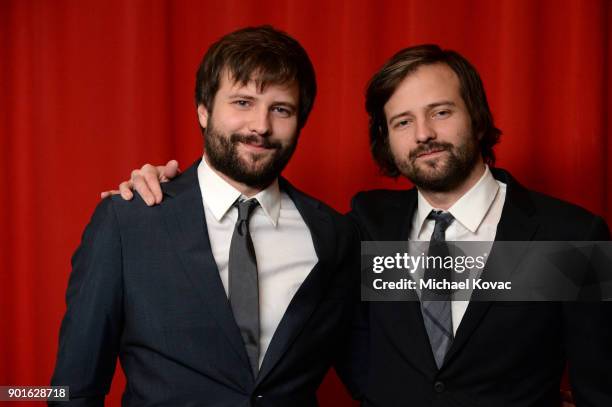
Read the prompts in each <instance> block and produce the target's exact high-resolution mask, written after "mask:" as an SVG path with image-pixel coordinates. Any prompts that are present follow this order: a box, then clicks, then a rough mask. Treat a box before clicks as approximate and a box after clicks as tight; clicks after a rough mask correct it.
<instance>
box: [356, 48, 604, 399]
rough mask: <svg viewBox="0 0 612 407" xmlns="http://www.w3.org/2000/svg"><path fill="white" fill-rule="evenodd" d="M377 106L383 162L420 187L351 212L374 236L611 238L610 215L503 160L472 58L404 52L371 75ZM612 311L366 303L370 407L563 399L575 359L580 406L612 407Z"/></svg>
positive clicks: (379, 197)
mask: <svg viewBox="0 0 612 407" xmlns="http://www.w3.org/2000/svg"><path fill="white" fill-rule="evenodd" d="M366 109H367V111H368V114H369V116H370V123H369V132H370V145H371V149H372V153H373V156H374V159H375V161H376V162H377V163H378V164H379V166H380V168H381V169H382V170H383V171H384V172H385V173H386V174H387V175H389V176H393V177H395V176H398V175H402V176H405V177H407V178H408V179H409V180H410V181H412V182H413V183H414V184H415V186H416V188H415V189H412V190H409V191H369V192H363V193H359V194H357V195H356V196H355V198H354V199H353V202H352V211H351V215H352V217H353V218H354V219H355V220H356V222H357V223H358V225H359V229H360V232H361V237H362V239H363V240H394V241H405V240H408V239H409V240H414V241H417V240H424V241H430V242H432V243H434V242H439V241H445V240H447V241H466V240H471V241H506V240H507V241H542V240H553V241H578V240H590V241H599V240H608V239H609V231H608V227H607V226H606V224H605V222H604V221H603V219H601V218H600V217H597V216H594V215H593V214H591V213H589V212H587V211H586V210H584V209H582V208H579V207H577V206H574V205H571V204H569V203H566V202H562V201H560V200H557V199H555V198H551V197H548V196H544V195H542V194H539V193H536V192H533V191H529V190H527V189H525V188H524V187H522V186H521V185H520V184H519V183H518V182H517V181H516V180H515V179H514V178H512V176H511V175H510V174H509V173H508V172H506V171H503V170H500V169H494V168H492V166H493V164H494V162H495V156H494V154H493V149H492V147H493V146H494V145H495V144H496V143H497V142H498V140H499V136H500V134H501V132H500V131H499V130H498V129H497V128H496V127H495V126H494V124H493V118H492V115H491V112H490V109H489V106H488V103H487V99H486V95H485V92H484V87H483V85H482V82H481V80H480V77H479V75H478V73H477V72H476V70H475V69H474V68H473V67H472V65H471V64H470V63H469V62H468V61H467V60H466V59H465V58H463V57H462V56H461V55H459V54H457V53H455V52H452V51H446V50H442V49H440V48H439V47H437V46H433V45H426V46H418V47H413V48H407V49H404V50H402V51H400V52H398V53H397V54H396V55H394V56H393V57H392V58H391V59H390V60H389V61H388V62H387V63H386V64H385V66H384V67H383V68H382V69H381V70H380V71H378V72H377V73H376V74H375V75H374V76H373V78H372V79H371V81H370V83H369V85H368V89H367V93H366ZM492 260H493V259H492V258H490V259H489V262H491V261H492ZM533 271H534V272H537V270H533ZM486 272H487V270H486V269H485V273H486ZM610 311H611V309H610V307H609V304H607V303H604V304H602V303H558V302H557V303H551V302H540V303H521V302H513V303H502V302H495V303H492V302H482V301H480V302H479V301H453V300H452V298H449V299H447V300H446V301H437V302H435V305H434V306H429V304H426V302H425V301H421V303H419V302H395V303H390V302H387V303H385V302H371V303H369V304H364V305H363V318H362V320H361V322H360V324H358V326H360V328H361V329H360V330H359V329H358V330H356V332H357V333H356V334H355V335H354V340H355V341H357V342H361V345H359V346H357V348H358V349H359V348H362V349H366V348H367V349H368V360H369V364H368V365H367V371H368V378H369V381H368V385H367V387H366V389H365V394H364V400H365V402H364V405H372V406H400V405H415V406H502V405H503V406H517V407H518V406H551V407H552V406H555V407H556V406H558V405H559V385H560V380H561V376H562V373H563V369H564V367H565V365H566V363H567V364H568V366H569V375H570V380H571V384H572V389H573V392H574V398H575V400H576V404H577V405H578V406H581V405H584V406H587V405H588V406H609V405H612V373H611V372H612V370H611V369H610V366H611V365H612V346H611V345H610V344H611V343H612V330H611V328H610V321H611V320H612V319H611V317H612V312H610ZM407 383H409V384H410V388H409V389H407V390H405V388H406V384H407Z"/></svg>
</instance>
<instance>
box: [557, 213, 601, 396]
mask: <svg viewBox="0 0 612 407" xmlns="http://www.w3.org/2000/svg"><path fill="white" fill-rule="evenodd" d="M585 240H591V241H608V240H610V232H609V230H608V227H607V225H606V223H605V222H604V221H603V219H601V218H595V219H594V220H593V222H592V225H591V227H590V228H589V233H588V235H587V236H586V237H585ZM564 317H565V318H564V322H565V326H564V335H565V347H566V351H567V356H568V367H569V378H570V383H571V386H572V393H573V396H574V400H575V401H576V406H577V407H582V406H589V407H591V406H593V407H599V406H601V407H603V406H612V303H611V302H574V303H565V304H564Z"/></svg>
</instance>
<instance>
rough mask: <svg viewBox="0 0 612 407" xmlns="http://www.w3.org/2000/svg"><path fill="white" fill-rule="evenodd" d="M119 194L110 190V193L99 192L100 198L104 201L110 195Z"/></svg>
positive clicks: (114, 190)
mask: <svg viewBox="0 0 612 407" xmlns="http://www.w3.org/2000/svg"><path fill="white" fill-rule="evenodd" d="M118 193H119V190H118V189H111V190H110V191H104V192H100V198H101V199H104V198H107V197H109V196H111V195H117V194H118Z"/></svg>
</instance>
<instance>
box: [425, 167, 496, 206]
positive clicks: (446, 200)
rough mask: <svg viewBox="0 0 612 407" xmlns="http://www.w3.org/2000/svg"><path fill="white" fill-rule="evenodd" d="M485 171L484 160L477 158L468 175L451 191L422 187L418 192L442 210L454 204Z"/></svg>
mask: <svg viewBox="0 0 612 407" xmlns="http://www.w3.org/2000/svg"><path fill="white" fill-rule="evenodd" d="M484 172H485V165H484V162H483V161H482V159H481V160H479V162H478V163H477V164H476V165H475V166H474V168H473V169H472V171H471V172H470V175H468V176H467V177H466V178H465V179H464V180H463V182H461V184H459V185H458V186H457V187H456V188H454V189H453V190H451V191H445V192H436V191H427V190H424V189H419V192H421V194H422V195H423V197H424V198H425V199H427V202H429V204H430V205H431V206H433V207H434V208H439V209H442V210H445V211H446V210H448V209H449V208H450V207H451V206H453V205H454V204H455V202H457V201H458V200H459V199H460V198H461V197H462V196H463V195H465V193H466V192H467V191H469V190H470V189H471V188H472V187H473V186H474V185H476V183H477V182H478V180H479V179H480V178H481V177H482V175H483V174H484Z"/></svg>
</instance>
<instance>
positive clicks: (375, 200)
mask: <svg viewBox="0 0 612 407" xmlns="http://www.w3.org/2000/svg"><path fill="white" fill-rule="evenodd" d="M416 199H417V192H416V189H414V188H413V189H409V190H392V189H373V190H370V191H361V192H358V193H357V194H355V196H353V198H352V199H351V212H350V213H351V214H352V215H353V216H366V217H367V216H374V217H378V216H379V215H381V214H385V213H388V212H389V211H390V210H392V209H396V208H402V207H403V208H409V207H411V206H414V205H415V203H416Z"/></svg>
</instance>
